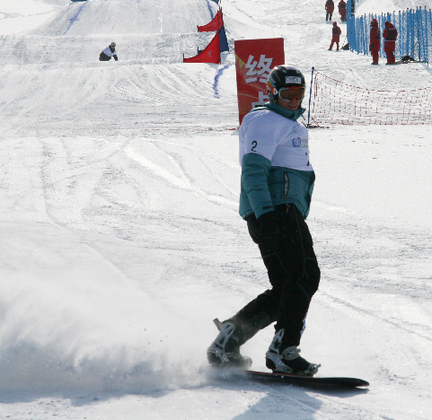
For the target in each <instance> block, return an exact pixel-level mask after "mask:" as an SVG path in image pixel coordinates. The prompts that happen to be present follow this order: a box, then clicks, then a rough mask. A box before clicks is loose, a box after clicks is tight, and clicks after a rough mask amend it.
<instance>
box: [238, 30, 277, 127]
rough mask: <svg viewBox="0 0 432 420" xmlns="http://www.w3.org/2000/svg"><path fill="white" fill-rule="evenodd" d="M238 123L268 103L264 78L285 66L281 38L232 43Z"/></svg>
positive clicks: (265, 79)
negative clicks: (277, 68)
mask: <svg viewBox="0 0 432 420" xmlns="http://www.w3.org/2000/svg"><path fill="white" fill-rule="evenodd" d="M234 49H235V62H236V78H237V98H238V108H239V119H240V124H241V122H242V120H243V117H244V116H245V115H246V114H247V113H248V112H249V111H250V110H251V109H252V108H255V107H256V106H258V105H262V104H264V102H266V101H268V95H267V87H266V82H267V77H268V75H269V74H270V71H271V70H272V69H273V68H274V67H276V66H278V65H280V64H284V63H285V52H284V40H283V38H269V39H246V40H240V41H235V42H234Z"/></svg>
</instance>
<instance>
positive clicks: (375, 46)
mask: <svg viewBox="0 0 432 420" xmlns="http://www.w3.org/2000/svg"><path fill="white" fill-rule="evenodd" d="M370 26H371V30H370V41H369V51H370V52H371V54H372V64H373V65H377V64H378V60H379V55H378V53H379V50H380V48H381V31H380V30H379V27H378V21H377V20H376V19H372V22H371V24H370Z"/></svg>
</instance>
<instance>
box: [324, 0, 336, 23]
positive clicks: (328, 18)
mask: <svg viewBox="0 0 432 420" xmlns="http://www.w3.org/2000/svg"><path fill="white" fill-rule="evenodd" d="M325 9H326V21H329V22H331V20H332V16H333V10H334V3H333V0H327V1H326V4H325Z"/></svg>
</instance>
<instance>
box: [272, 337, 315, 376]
mask: <svg viewBox="0 0 432 420" xmlns="http://www.w3.org/2000/svg"><path fill="white" fill-rule="evenodd" d="M284 332H285V330H284V329H281V330H279V331H277V332H276V334H275V336H274V338H273V341H272V343H271V344H270V347H269V349H268V350H267V353H266V366H267V367H268V368H269V369H271V370H272V371H273V373H290V374H293V375H304V376H313V375H315V373H317V372H318V368H319V367H320V366H321V365H315V364H313V363H309V362H308V361H307V360H305V359H303V357H301V356H300V355H299V353H300V349H298V348H297V347H296V346H290V347H286V348H285V349H284V348H283V346H282V338H283V335H284Z"/></svg>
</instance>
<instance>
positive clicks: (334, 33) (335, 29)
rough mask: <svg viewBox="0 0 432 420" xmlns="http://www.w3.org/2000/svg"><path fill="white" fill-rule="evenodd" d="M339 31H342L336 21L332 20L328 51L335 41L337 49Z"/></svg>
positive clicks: (337, 49) (337, 48)
mask: <svg viewBox="0 0 432 420" xmlns="http://www.w3.org/2000/svg"><path fill="white" fill-rule="evenodd" d="M341 33H342V31H341V28H339V26H338V24H337V22H333V27H332V39H331V44H330V48H329V51H331V50H332V48H333V44H334V43H336V51H339V40H340V35H341Z"/></svg>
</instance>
